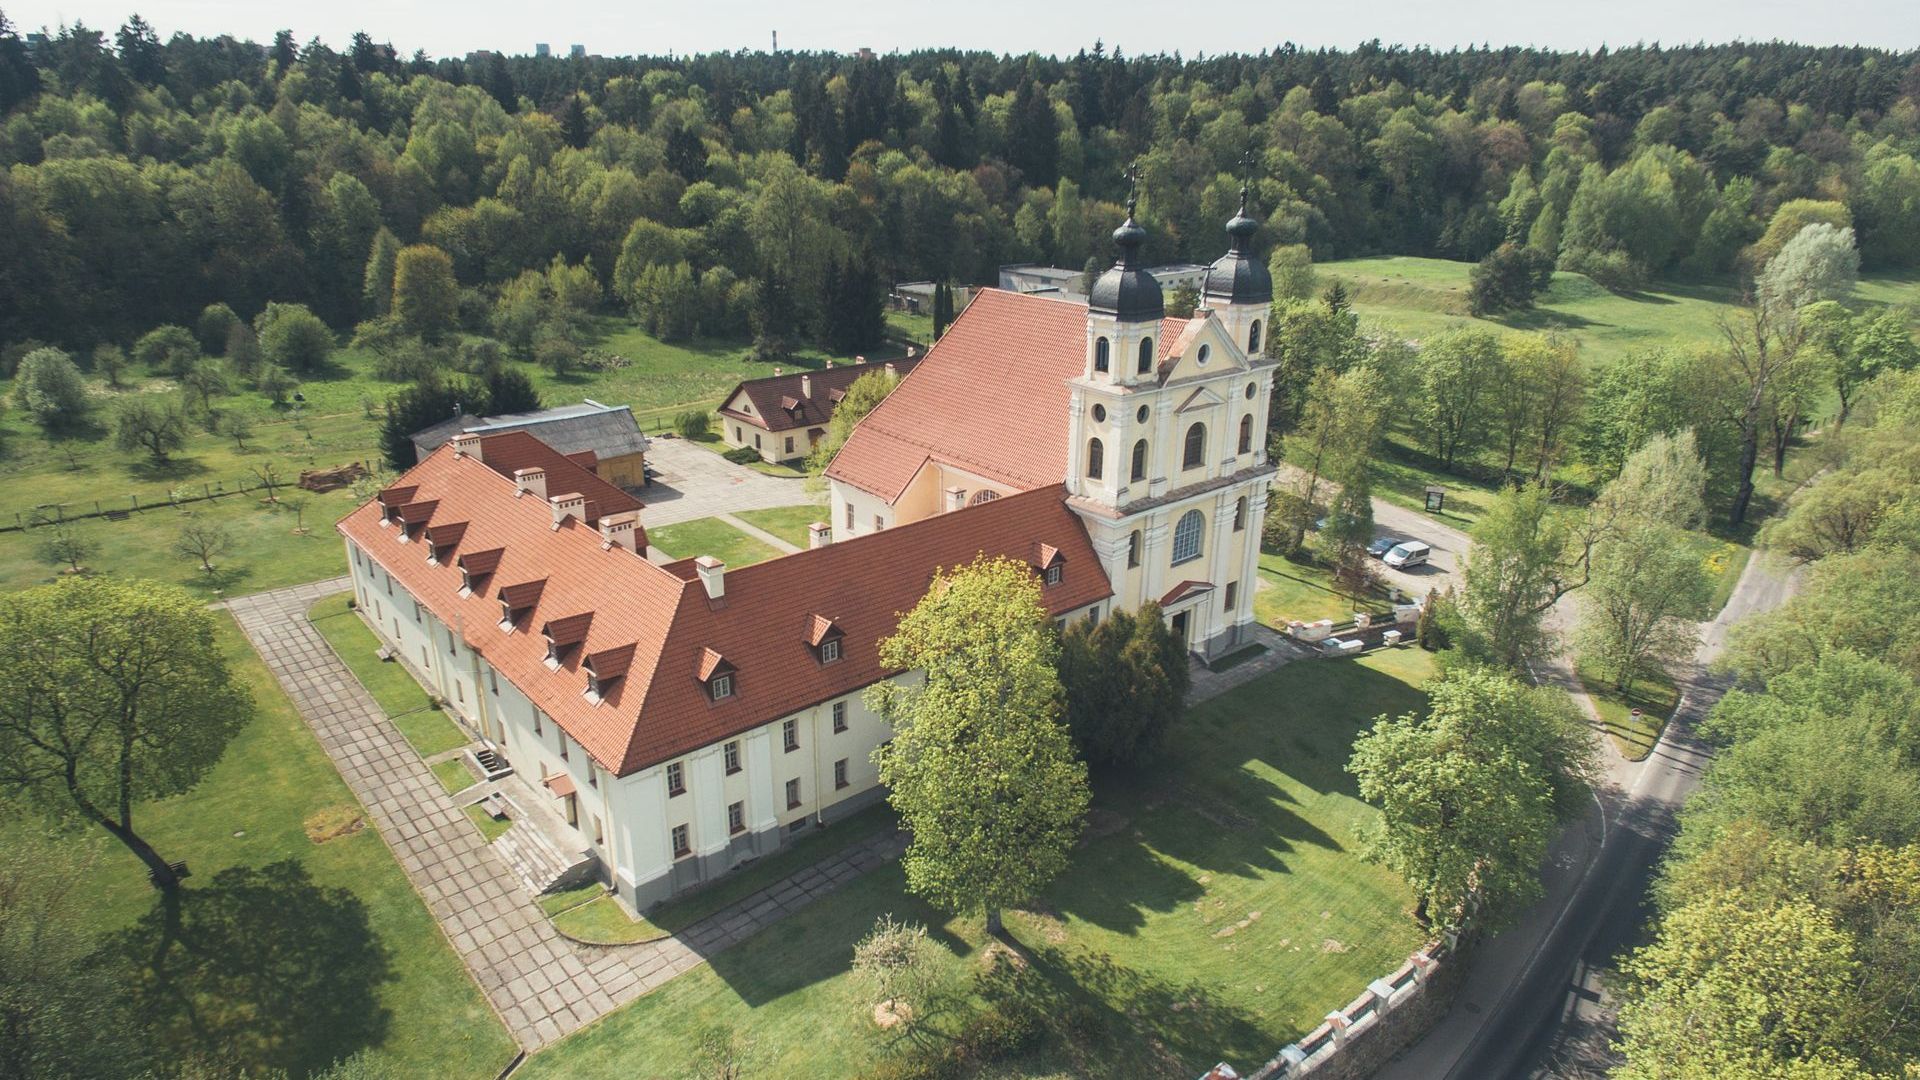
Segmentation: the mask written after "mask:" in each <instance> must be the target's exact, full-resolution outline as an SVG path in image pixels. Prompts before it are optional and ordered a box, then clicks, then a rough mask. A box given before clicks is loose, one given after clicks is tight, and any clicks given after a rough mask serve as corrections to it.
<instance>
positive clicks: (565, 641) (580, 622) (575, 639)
mask: <svg viewBox="0 0 1920 1080" xmlns="http://www.w3.org/2000/svg"><path fill="white" fill-rule="evenodd" d="M592 625H593V612H591V611H583V612H581V613H580V614H578V615H569V616H567V617H566V618H564V619H554V620H553V621H552V622H549V623H547V624H546V625H545V626H542V627H541V628H540V635H541V636H542V637H544V638H546V639H547V668H548V669H549V670H552V669H554V668H558V667H559V666H560V665H561V664H564V663H566V662H567V660H568V659H569V658H570V657H571V656H572V655H573V653H574V650H576V649H578V648H579V647H580V643H581V642H583V641H585V640H587V629H588V628H589V627H591V626H592Z"/></svg>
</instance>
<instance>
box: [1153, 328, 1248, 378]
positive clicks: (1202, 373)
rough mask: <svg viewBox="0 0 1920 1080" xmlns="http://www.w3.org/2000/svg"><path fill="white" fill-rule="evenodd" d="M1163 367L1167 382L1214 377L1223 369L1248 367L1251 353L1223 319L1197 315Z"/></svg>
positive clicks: (1162, 376)
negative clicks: (1230, 331) (1228, 330)
mask: <svg viewBox="0 0 1920 1080" xmlns="http://www.w3.org/2000/svg"><path fill="white" fill-rule="evenodd" d="M1203 358H1204V361H1205V362H1204V363H1203V362H1202V360H1203ZM1160 370H1161V383H1162V384H1163V385H1164V384H1168V383H1176V382H1183V381H1185V380H1188V379H1210V378H1214V377H1216V376H1218V375H1220V374H1221V373H1222V372H1229V371H1245V370H1247V357H1246V353H1244V352H1242V351H1241V349H1240V347H1239V345H1238V344H1237V343H1236V342H1235V341H1234V340H1233V338H1232V337H1231V336H1229V335H1228V333H1227V330H1226V327H1225V325H1224V324H1222V323H1221V321H1220V320H1219V319H1217V318H1196V319H1194V320H1193V321H1191V322H1189V323H1187V326H1186V329H1185V330H1184V331H1182V333H1181V334H1180V337H1179V339H1178V340H1176V341H1175V342H1174V343H1173V348H1172V349H1171V350H1170V351H1169V353H1168V355H1167V358H1166V359H1165V360H1164V361H1162V362H1161V366H1160Z"/></svg>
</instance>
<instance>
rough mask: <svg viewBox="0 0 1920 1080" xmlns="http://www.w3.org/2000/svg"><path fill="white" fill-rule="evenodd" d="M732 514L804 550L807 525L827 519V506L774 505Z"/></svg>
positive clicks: (806, 540)
mask: <svg viewBox="0 0 1920 1080" xmlns="http://www.w3.org/2000/svg"><path fill="white" fill-rule="evenodd" d="M734 516H735V517H737V518H739V519H740V520H741V521H744V522H746V523H747V524H749V525H752V526H754V527H755V528H758V529H765V530H766V531H768V532H770V533H772V534H773V535H775V536H777V537H779V538H780V539H782V540H785V541H786V542H787V543H789V544H792V545H793V546H794V547H797V548H800V549H802V550H805V549H806V546H807V543H808V540H809V537H808V535H807V526H809V525H811V524H813V523H814V522H816V521H825V520H827V508H826V507H824V506H817V505H814V504H811V503H810V504H808V505H806V506H776V507H774V508H773V509H771V510H742V511H740V512H738V513H736V514H735V515H734Z"/></svg>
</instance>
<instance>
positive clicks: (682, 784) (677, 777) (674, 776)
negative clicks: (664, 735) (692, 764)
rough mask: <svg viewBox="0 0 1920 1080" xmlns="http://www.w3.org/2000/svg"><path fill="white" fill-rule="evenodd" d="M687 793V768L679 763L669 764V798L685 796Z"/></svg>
mask: <svg viewBox="0 0 1920 1080" xmlns="http://www.w3.org/2000/svg"><path fill="white" fill-rule="evenodd" d="M686 793H687V770H686V767H685V766H683V765H681V764H680V763H679V762H677V761H674V762H669V763H668V765H667V797H668V798H672V797H673V796H675V795H685V794H686Z"/></svg>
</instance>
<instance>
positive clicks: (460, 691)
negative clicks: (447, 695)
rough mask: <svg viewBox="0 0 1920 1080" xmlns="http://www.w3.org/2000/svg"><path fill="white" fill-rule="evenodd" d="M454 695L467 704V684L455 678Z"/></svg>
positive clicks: (461, 702) (463, 703)
mask: <svg viewBox="0 0 1920 1080" xmlns="http://www.w3.org/2000/svg"><path fill="white" fill-rule="evenodd" d="M453 696H454V697H457V698H459V699H460V704H462V705H465V704H466V703H467V684H466V683H463V682H460V681H458V680H455V681H454V684H453Z"/></svg>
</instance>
